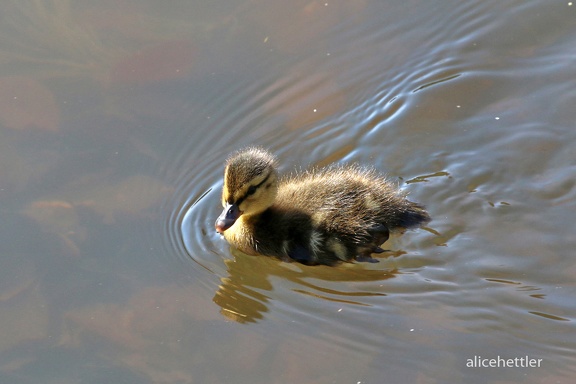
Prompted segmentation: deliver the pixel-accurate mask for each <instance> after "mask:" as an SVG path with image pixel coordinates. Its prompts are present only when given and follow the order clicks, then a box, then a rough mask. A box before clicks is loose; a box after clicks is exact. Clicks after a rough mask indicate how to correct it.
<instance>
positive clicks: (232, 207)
mask: <svg viewBox="0 0 576 384" xmlns="http://www.w3.org/2000/svg"><path fill="white" fill-rule="evenodd" d="M241 214H242V211H241V210H240V208H238V206H237V205H236V204H230V203H228V204H226V206H225V207H224V210H223V211H222V213H221V214H220V216H218V219H216V224H215V227H216V232H218V233H222V232H224V231H225V230H227V229H228V228H230V227H231V226H232V225H233V224H234V223H235V222H236V220H237V219H238V218H239V217H240V215H241Z"/></svg>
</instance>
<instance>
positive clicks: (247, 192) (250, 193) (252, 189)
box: [246, 185, 258, 196]
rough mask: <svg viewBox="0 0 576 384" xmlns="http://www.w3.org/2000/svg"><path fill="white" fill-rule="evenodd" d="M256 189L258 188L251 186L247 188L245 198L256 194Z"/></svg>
mask: <svg viewBox="0 0 576 384" xmlns="http://www.w3.org/2000/svg"><path fill="white" fill-rule="evenodd" d="M257 188H258V187H257V186H255V185H251V186H250V187H249V188H248V191H246V196H250V195H253V194H254V193H255V192H256V189H257Z"/></svg>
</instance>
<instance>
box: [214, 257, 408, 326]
mask: <svg viewBox="0 0 576 384" xmlns="http://www.w3.org/2000/svg"><path fill="white" fill-rule="evenodd" d="M232 253H233V254H234V259H228V260H224V263H225V264H226V267H227V271H228V277H224V278H222V279H221V284H220V286H219V288H218V291H217V292H216V294H215V295H214V298H213V301H214V302H215V303H216V304H218V305H219V306H220V307H221V311H220V312H221V313H222V315H224V316H225V317H227V318H229V319H231V320H234V321H237V322H239V323H254V322H257V321H258V320H260V319H262V318H263V317H264V313H265V312H268V306H267V303H268V302H270V301H272V300H273V298H272V297H271V296H270V295H269V294H267V292H272V291H274V285H273V284H272V283H271V281H270V278H271V277H280V278H281V279H283V280H285V281H288V282H290V283H293V284H294V285H296V286H297V288H293V289H292V291H293V292H296V293H300V294H304V295H308V296H313V297H317V298H321V299H324V300H328V301H335V302H341V303H343V304H351V305H361V306H367V305H368V304H365V303H362V302H361V301H358V298H360V297H366V296H386V294H385V293H381V292H363V291H353V292H346V291H339V290H333V289H329V288H326V287H323V286H321V285H317V284H314V283H312V281H314V280H316V281H320V283H322V282H370V281H383V280H387V279H390V278H392V277H394V276H396V275H397V274H398V273H399V272H398V270H396V269H392V270H378V269H366V268H365V267H364V266H363V264H362V263H354V264H341V265H338V266H334V267H329V266H325V265H317V266H306V265H302V264H300V263H296V262H294V263H287V262H283V261H280V260H277V259H275V258H271V257H266V256H250V255H246V254H243V253H241V252H239V251H237V250H232Z"/></svg>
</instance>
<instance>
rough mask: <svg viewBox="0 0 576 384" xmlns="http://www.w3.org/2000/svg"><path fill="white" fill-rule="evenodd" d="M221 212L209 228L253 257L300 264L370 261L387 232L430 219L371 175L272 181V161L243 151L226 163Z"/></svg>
mask: <svg viewBox="0 0 576 384" xmlns="http://www.w3.org/2000/svg"><path fill="white" fill-rule="evenodd" d="M222 205H223V206H224V211H223V212H222V214H221V215H220V216H219V217H218V219H217V220H216V224H215V226H216V230H217V231H218V232H219V233H221V234H222V235H223V236H224V238H226V240H227V241H228V242H229V243H230V244H231V245H232V246H234V247H236V248H237V249H239V250H241V251H242V252H244V253H247V254H252V255H266V256H275V257H279V258H281V259H283V260H289V259H293V260H296V261H299V262H301V263H304V264H309V265H316V264H327V265H332V264H335V263H337V262H339V261H352V260H360V261H376V260H375V259H372V257H371V254H372V253H381V252H383V250H382V248H380V245H382V244H383V243H384V242H385V241H386V240H387V239H388V236H389V233H390V231H393V230H401V229H409V228H416V227H419V226H421V225H423V224H425V223H427V222H428V221H430V216H429V215H428V213H427V212H426V211H425V209H424V207H423V206H421V205H419V204H417V203H414V202H411V201H409V200H408V199H406V196H405V194H403V193H402V192H401V191H400V190H399V189H398V187H397V186H395V185H394V184H393V183H391V182H389V181H387V180H386V179H385V178H384V177H383V176H381V175H379V174H378V173H376V172H375V171H373V170H368V169H364V168H361V167H358V166H331V167H327V168H322V169H314V170H310V171H307V172H303V173H299V174H294V175H291V176H288V177H279V176H278V173H277V171H276V165H275V159H274V156H273V155H272V154H270V153H269V152H267V151H265V150H263V149H260V148H246V149H243V150H241V151H239V152H237V153H236V154H234V155H233V156H232V157H230V158H229V159H228V161H227V162H226V167H225V171H224V186H223V189H222Z"/></svg>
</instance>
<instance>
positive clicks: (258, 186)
mask: <svg viewBox="0 0 576 384" xmlns="http://www.w3.org/2000/svg"><path fill="white" fill-rule="evenodd" d="M271 174H272V173H269V174H268V176H266V177H265V178H264V180H262V181H261V182H260V183H258V184H256V185H251V186H250V187H248V191H246V194H245V195H244V196H242V197H241V198H239V199H238V201H236V205H240V204H242V202H243V201H244V200H245V199H246V198H247V197H248V196H250V195H253V194H254V193H256V190H257V189H258V188H260V187H261V186H262V184H264V183H265V182H266V181H268V179H269V178H270V175H271Z"/></svg>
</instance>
